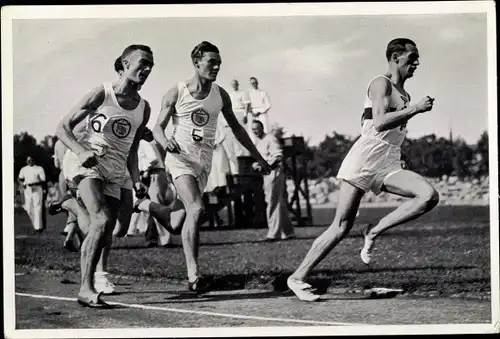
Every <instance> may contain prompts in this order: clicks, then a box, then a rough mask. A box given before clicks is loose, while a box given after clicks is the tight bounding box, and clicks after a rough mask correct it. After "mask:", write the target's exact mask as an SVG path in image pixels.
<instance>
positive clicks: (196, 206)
mask: <svg viewBox="0 0 500 339" xmlns="http://www.w3.org/2000/svg"><path fill="white" fill-rule="evenodd" d="M204 211H205V208H204V207H203V203H201V202H194V203H192V204H189V205H187V206H186V213H187V214H188V215H190V216H191V217H194V218H195V219H196V220H197V219H199V218H200V216H201V215H202V214H203V213H204Z"/></svg>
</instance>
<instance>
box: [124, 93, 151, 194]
mask: <svg viewBox="0 0 500 339" xmlns="http://www.w3.org/2000/svg"><path fill="white" fill-rule="evenodd" d="M145 103H146V105H145V106H144V119H143V120H142V124H141V125H140V126H139V128H138V129H137V132H136V133H135V136H134V141H133V142H132V146H130V153H129V155H128V159H127V168H128V171H129V173H130V177H131V178H132V182H133V183H134V186H135V185H136V183H138V182H140V181H141V176H140V174H139V156H138V151H139V142H140V141H141V139H142V136H143V135H144V132H145V131H146V125H147V124H148V122H149V117H150V116H151V106H149V102H147V101H145Z"/></svg>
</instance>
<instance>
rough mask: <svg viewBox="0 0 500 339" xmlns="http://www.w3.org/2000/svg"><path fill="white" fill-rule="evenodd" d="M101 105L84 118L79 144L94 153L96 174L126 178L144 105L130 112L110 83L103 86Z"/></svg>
mask: <svg viewBox="0 0 500 339" xmlns="http://www.w3.org/2000/svg"><path fill="white" fill-rule="evenodd" d="M103 87H104V93H105V97H104V102H103V103H102V105H101V106H100V107H99V108H98V109H97V110H96V112H95V113H92V114H91V115H89V116H88V117H87V120H86V127H85V131H84V132H83V134H82V135H81V136H80V138H79V140H78V141H79V142H80V143H81V144H82V145H83V146H84V147H86V148H88V149H92V150H95V151H97V153H98V155H99V156H100V157H99V159H98V166H97V170H98V171H99V172H100V173H101V174H102V175H103V176H104V177H106V178H110V177H126V176H127V175H128V169H127V158H128V155H129V152H130V147H131V146H132V143H133V141H134V138H135V134H136V132H137V129H138V128H139V127H140V125H141V124H142V122H143V119H144V107H145V101H144V100H143V99H142V98H141V101H140V102H139V104H138V105H137V107H136V108H135V109H133V110H126V109H124V108H122V107H121V106H120V104H119V103H118V100H117V98H116V95H115V92H114V90H113V86H112V84H111V83H105V84H103Z"/></svg>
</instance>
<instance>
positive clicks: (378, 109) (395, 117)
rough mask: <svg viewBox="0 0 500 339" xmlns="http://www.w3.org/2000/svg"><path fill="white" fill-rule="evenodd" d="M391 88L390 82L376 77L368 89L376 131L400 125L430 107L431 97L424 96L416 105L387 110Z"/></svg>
mask: <svg viewBox="0 0 500 339" xmlns="http://www.w3.org/2000/svg"><path fill="white" fill-rule="evenodd" d="M391 90H392V88H391V84H390V83H389V81H388V80H387V79H384V78H379V79H376V80H375V81H374V82H373V83H372V85H371V86H370V89H369V96H370V98H371V99H372V103H373V107H372V109H373V124H374V125H375V129H376V130H377V131H378V132H382V131H386V130H389V129H393V128H396V127H398V126H402V125H404V124H406V122H407V121H408V120H410V119H411V118H412V117H414V116H415V115H417V114H419V113H423V112H426V111H428V110H430V109H432V100H433V99H431V98H429V97H426V98H424V99H422V100H421V101H420V102H419V103H418V104H416V105H412V106H409V107H406V108H403V109H402V110H399V111H395V112H388V108H389V97H390V95H391Z"/></svg>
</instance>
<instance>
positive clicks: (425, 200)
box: [418, 185, 439, 212]
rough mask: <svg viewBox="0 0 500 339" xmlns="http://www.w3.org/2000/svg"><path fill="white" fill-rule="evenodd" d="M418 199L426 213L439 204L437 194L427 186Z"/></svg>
mask: <svg viewBox="0 0 500 339" xmlns="http://www.w3.org/2000/svg"><path fill="white" fill-rule="evenodd" d="M418 199H419V200H420V201H421V202H422V209H423V210H424V211H425V212H428V211H430V210H432V209H433V208H434V207H436V205H437V204H438V203H439V193H438V192H437V191H436V190H435V189H434V188H433V187H432V186H430V185H429V186H428V187H427V188H426V189H425V190H422V192H421V193H420V194H419V195H418Z"/></svg>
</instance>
